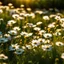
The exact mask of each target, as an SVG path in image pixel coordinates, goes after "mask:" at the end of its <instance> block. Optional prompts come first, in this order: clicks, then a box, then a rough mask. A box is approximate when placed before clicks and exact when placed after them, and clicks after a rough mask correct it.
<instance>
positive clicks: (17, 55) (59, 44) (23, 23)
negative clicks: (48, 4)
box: [0, 3, 64, 64]
mask: <svg viewBox="0 0 64 64" xmlns="http://www.w3.org/2000/svg"><path fill="white" fill-rule="evenodd" d="M0 64H64V11H62V12H60V11H59V10H57V9H55V12H53V9H51V8H50V9H49V10H46V9H41V10H40V9H36V10H32V9H31V8H24V5H21V6H20V8H14V6H13V4H11V3H9V4H8V6H3V5H1V3H0Z"/></svg>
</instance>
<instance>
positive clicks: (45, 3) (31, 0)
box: [0, 0, 64, 9]
mask: <svg viewBox="0 0 64 64" xmlns="http://www.w3.org/2000/svg"><path fill="white" fill-rule="evenodd" d="M0 1H1V2H3V4H4V5H7V4H8V3H10V2H11V3H13V5H14V6H15V7H20V5H21V4H24V5H25V7H31V8H58V9H64V0H0Z"/></svg>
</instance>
